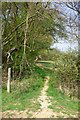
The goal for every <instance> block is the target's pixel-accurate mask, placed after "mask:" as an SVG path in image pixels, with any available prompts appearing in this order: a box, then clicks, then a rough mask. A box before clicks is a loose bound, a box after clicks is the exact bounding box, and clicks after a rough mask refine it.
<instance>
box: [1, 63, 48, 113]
mask: <svg viewBox="0 0 80 120" xmlns="http://www.w3.org/2000/svg"><path fill="white" fill-rule="evenodd" d="M45 76H46V73H45V71H44V70H42V69H41V68H39V67H38V66H36V65H35V66H34V70H33V75H31V76H29V78H26V77H25V78H24V79H22V80H20V81H18V82H19V83H23V82H25V84H24V85H23V86H21V85H20V87H18V88H17V84H18V83H17V81H15V83H16V85H15V86H12V87H11V92H10V93H7V90H6V87H4V85H3V89H2V111H6V110H18V111H20V110H25V109H27V108H30V109H33V108H35V110H37V109H39V108H40V104H39V102H36V103H32V100H33V99H34V100H35V101H36V100H37V98H38V97H39V96H40V94H41V90H42V88H43V86H44V81H45ZM28 83H29V85H28ZM24 90H25V91H24Z"/></svg>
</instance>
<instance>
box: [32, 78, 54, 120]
mask: <svg viewBox="0 0 80 120" xmlns="http://www.w3.org/2000/svg"><path fill="white" fill-rule="evenodd" d="M48 81H49V76H47V79H46V81H45V84H44V87H43V89H42V91H41V96H39V98H38V101H39V102H40V104H41V111H38V112H36V113H35V114H34V115H33V117H35V118H50V117H51V116H52V114H53V111H52V110H51V109H49V108H48V106H49V105H51V103H50V101H49V100H48V96H47V95H46V90H47V89H48Z"/></svg>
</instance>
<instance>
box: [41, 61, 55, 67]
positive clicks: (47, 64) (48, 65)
mask: <svg viewBox="0 0 80 120" xmlns="http://www.w3.org/2000/svg"><path fill="white" fill-rule="evenodd" d="M41 64H42V65H43V66H46V67H51V68H52V67H53V64H52V63H47V62H42V63H41Z"/></svg>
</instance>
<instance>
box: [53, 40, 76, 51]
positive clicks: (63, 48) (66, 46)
mask: <svg viewBox="0 0 80 120" xmlns="http://www.w3.org/2000/svg"><path fill="white" fill-rule="evenodd" d="M70 47H71V48H72V49H73V50H74V49H75V48H76V49H77V50H78V42H77V41H75V42H72V43H70V42H64V41H60V42H59V43H54V45H52V46H51V48H57V49H59V50H60V51H62V52H66V51H68V49H69V48H70Z"/></svg>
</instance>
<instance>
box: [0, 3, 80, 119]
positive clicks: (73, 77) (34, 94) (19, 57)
mask: <svg viewBox="0 0 80 120" xmlns="http://www.w3.org/2000/svg"><path fill="white" fill-rule="evenodd" d="M79 15H80V11H79V2H63V3H58V2H2V44H1V49H2V117H3V118H78V111H79V108H78V100H79V94H78V87H79V76H80V75H79V71H80V65H79V62H80V61H79V51H78V50H77V48H76V49H74V50H73V51H71V48H70V49H69V50H68V51H67V52H61V51H60V50H58V49H56V48H51V45H53V44H55V43H58V42H59V40H64V41H66V40H67V41H68V42H74V41H79V35H78V31H77V30H79V29H78V28H79V27H78V25H79V21H78V19H79V18H78V16H79ZM8 68H10V69H11V74H10V75H11V76H10V91H9V92H7V84H8V83H7V82H8V78H9V76H8ZM44 109H45V110H44ZM49 113H50V114H49Z"/></svg>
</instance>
